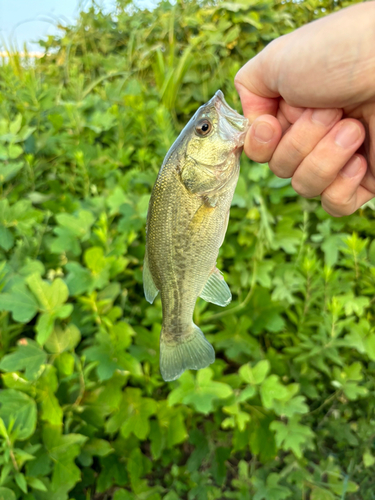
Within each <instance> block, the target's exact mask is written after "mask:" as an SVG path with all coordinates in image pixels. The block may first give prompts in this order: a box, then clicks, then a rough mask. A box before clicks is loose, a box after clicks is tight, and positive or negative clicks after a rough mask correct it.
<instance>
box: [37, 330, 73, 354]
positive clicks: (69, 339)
mask: <svg viewBox="0 0 375 500" xmlns="http://www.w3.org/2000/svg"><path fill="white" fill-rule="evenodd" d="M80 340H81V333H80V331H79V330H78V328H77V327H76V326H75V325H73V324H72V323H71V324H70V325H68V326H67V327H66V328H65V330H63V328H62V327H61V326H60V325H55V327H54V329H53V331H52V333H51V335H50V336H49V337H48V340H47V342H46V343H45V348H46V349H47V351H49V352H51V353H53V354H59V353H62V352H64V351H70V350H72V349H74V348H75V347H76V346H77V344H78V343H79V341H80Z"/></svg>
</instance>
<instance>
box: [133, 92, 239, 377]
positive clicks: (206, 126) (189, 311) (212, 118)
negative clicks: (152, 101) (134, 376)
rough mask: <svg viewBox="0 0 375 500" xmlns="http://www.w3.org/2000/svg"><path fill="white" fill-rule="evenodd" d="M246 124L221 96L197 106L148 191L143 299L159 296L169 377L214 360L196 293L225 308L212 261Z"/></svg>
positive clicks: (226, 294) (225, 291)
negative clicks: (197, 320) (196, 317)
mask: <svg viewBox="0 0 375 500" xmlns="http://www.w3.org/2000/svg"><path fill="white" fill-rule="evenodd" d="M247 128H248V121H247V120H246V119H245V118H244V117H242V116H241V115H239V114H238V113H237V112H236V111H234V110H233V109H231V108H230V107H229V106H228V104H227V103H226V102H225V99H224V96H223V94H222V92H221V91H218V92H217V93H216V94H215V96H214V97H213V98H212V99H211V100H210V101H208V103H206V104H205V105H203V106H201V108H199V109H198V111H197V112H196V114H195V115H194V116H193V118H192V119H191V120H190V121H189V123H188V124H187V125H186V127H185V128H184V129H183V131H182V132H181V134H180V135H179V137H178V138H177V140H176V141H175V143H174V144H173V145H172V147H171V149H170V150H169V151H168V153H167V155H166V158H165V160H164V162H163V165H162V167H161V169H160V172H159V175H158V178H157V180H156V183H155V186H154V188H153V191H152V195H151V199H150V204H149V210H148V216H147V238H146V255H145V262H144V268H143V277H144V289H145V295H146V299H147V300H148V301H149V302H151V303H152V302H153V300H154V298H155V297H156V295H157V293H158V292H160V296H161V300H162V311H163V325H162V332H161V340H160V369H161V373H162V376H163V378H164V380H175V379H176V378H178V377H179V376H180V375H181V373H183V371H185V370H186V369H199V368H203V367H205V366H207V365H209V364H210V363H213V362H214V359H215V354H214V350H213V348H212V346H211V344H209V342H208V341H207V340H206V339H205V337H204V335H203V333H202V331H201V330H200V329H199V327H198V326H197V325H195V324H194V323H193V321H192V318H193V312H194V307H195V303H196V300H197V298H198V296H201V297H202V298H204V299H205V300H208V301H210V302H213V303H214V304H217V305H221V306H225V305H227V304H228V303H229V301H230V299H231V294H230V290H229V288H228V286H227V284H226V283H225V281H224V279H223V277H222V276H221V274H220V272H219V271H218V270H217V269H216V259H217V256H218V252H219V248H220V246H221V244H222V242H223V238H224V234H225V232H226V228H227V223H228V215H229V209H230V204H231V201H232V198H233V193H234V189H235V187H236V184H237V180H238V175H239V158H240V154H241V151H242V147H243V142H244V138H245V134H246V130H247Z"/></svg>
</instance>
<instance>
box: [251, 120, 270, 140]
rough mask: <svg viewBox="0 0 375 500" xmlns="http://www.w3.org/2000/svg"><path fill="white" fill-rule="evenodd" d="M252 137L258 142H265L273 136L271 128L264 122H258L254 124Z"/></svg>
mask: <svg viewBox="0 0 375 500" xmlns="http://www.w3.org/2000/svg"><path fill="white" fill-rule="evenodd" d="M254 137H255V138H256V139H257V140H258V141H259V142H263V144H266V143H267V142H270V140H271V139H272V137H273V128H272V127H271V125H269V124H268V123H266V122H259V123H257V124H256V125H255V130H254Z"/></svg>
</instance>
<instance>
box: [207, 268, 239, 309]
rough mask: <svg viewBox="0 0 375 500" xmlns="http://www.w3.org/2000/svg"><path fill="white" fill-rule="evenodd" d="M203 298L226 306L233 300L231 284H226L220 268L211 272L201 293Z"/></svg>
mask: <svg viewBox="0 0 375 500" xmlns="http://www.w3.org/2000/svg"><path fill="white" fill-rule="evenodd" d="M199 296H200V297H201V299H204V300H206V301H207V302H211V303H212V304H216V305H217V306H222V307H225V306H227V305H228V304H229V302H230V301H231V300H232V294H231V292H230V289H229V286H228V285H227V284H226V282H225V280H224V278H223V275H222V274H221V272H220V271H219V269H216V268H215V269H214V270H213V272H212V273H211V274H210V276H209V278H208V280H207V282H206V284H205V286H204V288H203V290H202V291H201V293H200V295H199Z"/></svg>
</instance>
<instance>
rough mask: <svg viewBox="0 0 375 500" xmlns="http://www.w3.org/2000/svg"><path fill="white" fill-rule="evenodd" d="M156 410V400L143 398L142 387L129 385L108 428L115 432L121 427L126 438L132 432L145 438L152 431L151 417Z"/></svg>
mask: <svg viewBox="0 0 375 500" xmlns="http://www.w3.org/2000/svg"><path fill="white" fill-rule="evenodd" d="M155 412H156V401H154V400H152V399H150V398H143V397H142V393H141V391H140V389H133V388H130V387H128V388H127V389H126V390H125V392H124V394H123V397H122V400H121V402H120V405H119V407H118V410H117V411H116V412H115V413H114V415H113V416H112V417H111V418H110V419H109V420H108V422H107V424H106V430H107V432H109V433H110V434H113V433H114V432H116V431H117V430H119V429H121V434H122V435H123V436H124V437H125V438H126V437H128V436H129V435H130V434H131V433H133V434H134V435H135V436H137V437H138V438H139V439H145V438H146V437H147V436H148V434H149V432H150V424H149V418H150V416H151V415H154V414H155Z"/></svg>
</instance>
